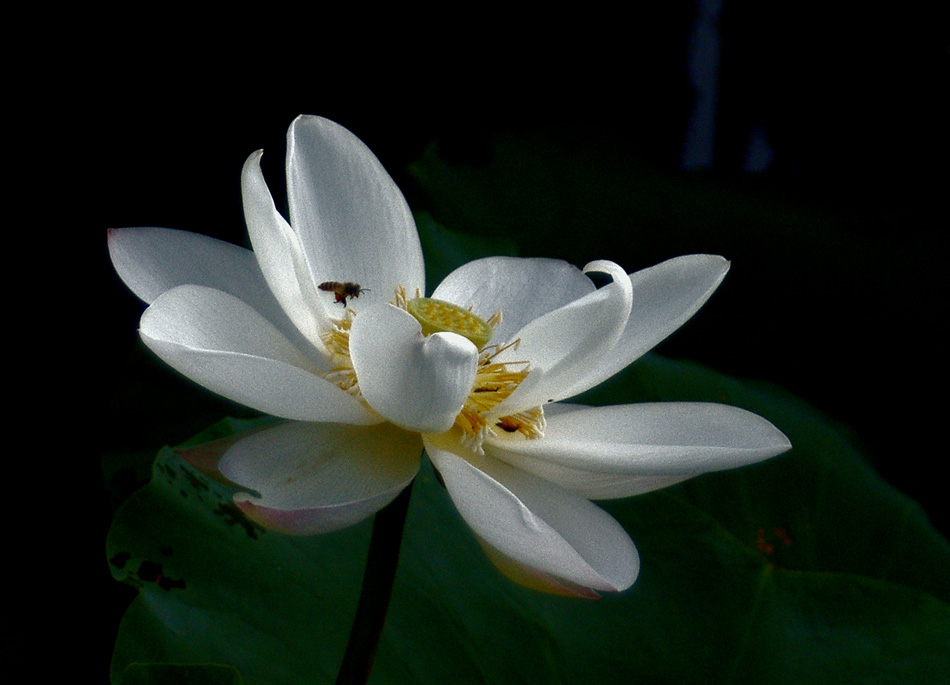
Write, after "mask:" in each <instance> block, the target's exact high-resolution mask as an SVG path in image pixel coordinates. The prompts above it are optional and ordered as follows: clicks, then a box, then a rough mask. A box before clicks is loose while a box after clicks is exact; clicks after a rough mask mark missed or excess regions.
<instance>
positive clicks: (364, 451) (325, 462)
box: [219, 422, 422, 535]
mask: <svg viewBox="0 0 950 685" xmlns="http://www.w3.org/2000/svg"><path fill="white" fill-rule="evenodd" d="M421 454H422V441H421V440H420V439H419V436H418V435H415V434H412V433H408V432H406V431H404V430H401V429H400V428H397V427H396V426H393V425H392V424H385V423H384V424H379V425H376V426H344V425H341V424H334V423H302V422H291V423H286V424H282V425H279V426H277V427H275V428H271V429H268V430H265V431H262V432H260V433H255V434H253V435H251V436H250V437H247V438H244V439H243V440H241V441H240V442H238V443H237V444H235V445H234V446H232V447H231V448H230V449H229V450H228V451H227V452H226V453H225V455H224V457H223V458H222V460H221V463H220V465H219V468H220V471H221V473H222V474H224V476H225V477H227V478H228V479H229V480H231V481H233V482H234V483H237V484H238V485H239V486H241V487H245V488H248V489H250V490H253V491H255V492H256V493H257V494H256V495H253V494H249V493H239V494H238V495H236V496H235V503H236V504H237V505H238V506H239V507H241V509H242V510H244V512H245V513H246V514H248V515H249V516H250V517H251V518H252V519H253V520H255V521H257V522H258V523H260V524H261V525H263V526H264V527H265V528H272V529H277V530H281V531H283V532H287V533H293V534H297V535H313V534H317V533H324V532H328V531H331V530H337V529H339V528H343V527H346V526H350V525H353V524H355V523H358V522H360V521H362V520H363V519H365V518H367V517H368V516H370V515H372V514H374V513H376V512H377V511H379V510H380V509H381V508H383V507H384V506H386V505H387V504H389V503H390V502H391V501H392V500H393V499H395V497H396V495H398V494H399V493H400V492H401V491H402V490H403V489H404V488H405V487H406V486H407V485H409V483H410V482H411V481H412V479H413V478H414V477H415V475H416V473H417V472H418V470H419V457H420V455H421Z"/></svg>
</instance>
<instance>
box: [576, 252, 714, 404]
mask: <svg viewBox="0 0 950 685" xmlns="http://www.w3.org/2000/svg"><path fill="white" fill-rule="evenodd" d="M727 271H729V262H728V261H726V260H725V259H723V258H722V257H719V256H716V255H686V256H683V257H676V258H674V259H670V260H667V261H665V262H662V263H661V264H657V265H656V266H653V267H650V268H649V269H643V270H642V271H637V272H635V273H632V274H630V283H631V286H632V289H633V305H632V307H631V310H630V317H629V318H628V319H627V325H626V328H625V329H624V331H623V334H622V335H621V336H620V339H619V340H618V341H617V343H616V345H614V347H613V349H612V350H611V351H610V353H609V354H605V355H598V356H596V357H592V358H591V364H590V367H589V368H588V369H587V370H586V371H585V376H584V378H583V379H582V380H579V382H578V384H577V385H576V386H575V392H574V394H577V393H580V392H583V391H584V390H588V389H589V388H593V387H594V386H596V385H598V384H600V383H602V382H603V381H605V380H607V379H608V378H610V377H611V376H613V375H614V374H615V373H617V372H618V371H620V370H622V369H624V368H626V367H627V366H629V365H630V364H631V363H633V362H634V361H635V360H636V359H638V358H639V357H640V356H642V355H643V354H644V353H646V352H648V351H649V350H650V349H651V348H652V347H653V346H654V345H656V344H657V343H659V342H660V341H662V340H663V339H664V338H666V337H667V336H668V335H669V334H670V333H672V332H673V331H675V330H676V329H677V328H679V327H680V326H682V325H683V324H684V323H685V322H686V321H687V320H688V319H689V318H690V317H691V316H693V314H695V313H696V312H697V311H698V310H699V308H700V307H701V306H703V304H704V303H705V302H706V300H708V299H709V297H710V295H712V294H713V292H714V291H715V290H716V288H718V287H719V284H720V283H721V282H722V280H723V279H724V278H725V277H726V272H727ZM571 396H572V395H562V397H571Z"/></svg>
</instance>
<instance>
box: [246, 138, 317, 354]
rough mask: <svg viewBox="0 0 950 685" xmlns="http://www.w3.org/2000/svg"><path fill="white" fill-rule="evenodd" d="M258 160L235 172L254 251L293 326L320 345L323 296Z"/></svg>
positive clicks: (253, 158) (255, 156) (257, 157)
mask: <svg viewBox="0 0 950 685" xmlns="http://www.w3.org/2000/svg"><path fill="white" fill-rule="evenodd" d="M260 160H261V153H260V152H255V153H254V154H252V155H251V156H250V157H249V158H248V159H247V161H246V162H245V164H244V169H243V171H242V173H241V191H242V195H243V198H244V217H245V220H246V221H247V231H248V236H249V237H250V239H251V245H253V247H254V255H255V256H256V257H257V261H258V264H260V270H261V272H262V273H263V274H264V277H265V278H266V279H267V283H268V285H269V286H270V289H271V291H272V292H273V293H274V295H275V296H276V298H277V300H278V301H279V302H280V304H281V307H282V308H283V309H284V311H285V312H287V314H288V316H289V317H290V319H291V320H292V321H293V322H294V325H296V327H297V329H298V330H299V331H300V332H301V334H303V336H304V337H305V338H307V340H308V341H310V343H311V344H313V345H314V347H316V348H317V349H319V350H325V346H324V344H323V341H322V340H321V339H320V335H321V334H322V333H325V332H327V331H329V330H330V328H331V323H330V317H329V315H328V312H327V309H326V307H327V305H329V300H327V299H326V298H321V297H320V295H319V291H318V290H317V286H316V284H315V283H314V282H313V278H312V277H311V276H310V269H309V268H308V267H307V264H306V258H305V257H304V252H303V249H302V247H301V246H300V241H299V240H298V237H297V234H296V233H294V231H293V229H291V228H290V224H288V223H287V222H286V221H285V220H284V217H282V216H281V215H280V214H279V213H278V211H277V208H276V207H275V206H274V200H273V197H272V196H271V193H270V191H269V190H268V188H267V183H266V182H265V181H264V176H263V174H262V173H261V163H260Z"/></svg>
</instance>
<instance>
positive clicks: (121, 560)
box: [109, 552, 132, 569]
mask: <svg viewBox="0 0 950 685" xmlns="http://www.w3.org/2000/svg"><path fill="white" fill-rule="evenodd" d="M131 558H132V555H131V554H129V553H128V552H116V553H115V554H113V555H112V556H111V557H109V563H110V564H112V565H113V566H115V567H116V568H118V569H123V568H125V564H126V562H127V561H128V560H129V559H131Z"/></svg>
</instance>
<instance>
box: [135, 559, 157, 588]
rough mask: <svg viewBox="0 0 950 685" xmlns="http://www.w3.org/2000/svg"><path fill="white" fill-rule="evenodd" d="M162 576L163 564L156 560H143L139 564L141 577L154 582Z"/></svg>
mask: <svg viewBox="0 0 950 685" xmlns="http://www.w3.org/2000/svg"><path fill="white" fill-rule="evenodd" d="M161 576H162V565H161V564H156V563H155V562H154V561H143V562H142V563H141V565H140V566H139V578H141V579H142V580H144V581H146V582H149V583H153V582H155V581H156V580H158V579H159V578H161Z"/></svg>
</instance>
